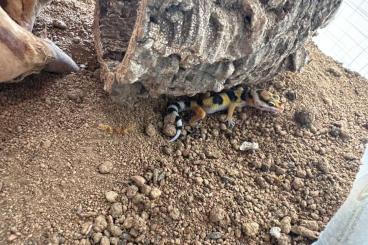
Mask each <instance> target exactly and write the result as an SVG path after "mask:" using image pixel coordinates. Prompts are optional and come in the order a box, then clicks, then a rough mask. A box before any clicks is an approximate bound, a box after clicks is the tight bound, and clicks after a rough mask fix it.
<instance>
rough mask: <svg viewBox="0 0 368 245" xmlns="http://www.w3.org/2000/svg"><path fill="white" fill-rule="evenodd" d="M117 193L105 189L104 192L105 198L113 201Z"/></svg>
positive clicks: (116, 197) (115, 199)
mask: <svg viewBox="0 0 368 245" xmlns="http://www.w3.org/2000/svg"><path fill="white" fill-rule="evenodd" d="M118 197H119V194H118V193H117V192H115V191H107V192H105V198H106V200H107V201H108V202H111V203H114V202H116V201H117V199H118Z"/></svg>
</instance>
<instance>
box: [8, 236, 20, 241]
mask: <svg viewBox="0 0 368 245" xmlns="http://www.w3.org/2000/svg"><path fill="white" fill-rule="evenodd" d="M17 238H18V237H17V236H16V235H15V234H11V235H10V236H9V237H8V241H9V242H12V241H14V240H15V239H17Z"/></svg>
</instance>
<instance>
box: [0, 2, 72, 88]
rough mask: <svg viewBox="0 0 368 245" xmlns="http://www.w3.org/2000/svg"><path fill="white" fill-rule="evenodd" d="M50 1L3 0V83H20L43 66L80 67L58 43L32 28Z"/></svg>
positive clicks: (0, 34)
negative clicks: (44, 6)
mask: <svg viewBox="0 0 368 245" xmlns="http://www.w3.org/2000/svg"><path fill="white" fill-rule="evenodd" d="M47 2H49V0H12V1H4V0H2V1H1V0H0V83H2V82H18V81H21V80H23V78H24V77H26V76H28V75H30V74H33V73H38V72H40V71H41V70H42V69H45V70H47V71H51V72H60V73H68V72H72V71H78V70H79V68H78V66H77V64H76V63H75V62H74V61H73V60H72V59H71V58H70V57H69V56H68V55H67V54H66V53H64V52H63V51H62V50H61V49H60V48H59V47H57V46H56V45H55V44H54V43H52V42H51V41H50V40H47V39H41V38H38V37H36V36H35V35H33V34H32V33H31V32H29V31H28V30H30V29H32V28H33V23H34V20H35V18H36V14H37V13H38V11H39V10H40V8H41V7H42V6H43V5H44V4H46V3H47ZM3 8H5V10H4V9H3ZM27 29H28V30H27Z"/></svg>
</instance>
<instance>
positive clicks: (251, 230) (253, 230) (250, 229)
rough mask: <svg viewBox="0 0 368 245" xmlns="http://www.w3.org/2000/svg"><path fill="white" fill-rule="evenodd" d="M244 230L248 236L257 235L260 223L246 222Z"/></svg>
mask: <svg viewBox="0 0 368 245" xmlns="http://www.w3.org/2000/svg"><path fill="white" fill-rule="evenodd" d="M242 230H243V232H244V234H245V235H246V236H247V237H252V238H254V237H256V236H257V234H258V232H259V224H258V223H256V222H249V223H245V224H243V226H242Z"/></svg>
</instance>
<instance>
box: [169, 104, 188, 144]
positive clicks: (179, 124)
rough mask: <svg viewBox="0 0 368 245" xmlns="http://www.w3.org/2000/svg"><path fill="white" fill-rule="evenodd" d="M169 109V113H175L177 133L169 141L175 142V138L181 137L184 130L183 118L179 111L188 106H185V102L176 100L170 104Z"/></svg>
mask: <svg viewBox="0 0 368 245" xmlns="http://www.w3.org/2000/svg"><path fill="white" fill-rule="evenodd" d="M167 109H168V112H169V113H173V114H174V115H175V129H176V134H175V136H174V137H173V138H172V139H170V141H169V142H174V141H175V140H177V139H178V138H179V137H180V135H181V131H182V128H183V120H182V118H181V116H180V115H179V112H181V111H183V110H185V109H186V106H185V103H184V102H181V101H179V102H176V103H174V104H171V105H169V107H168V108H167Z"/></svg>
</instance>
